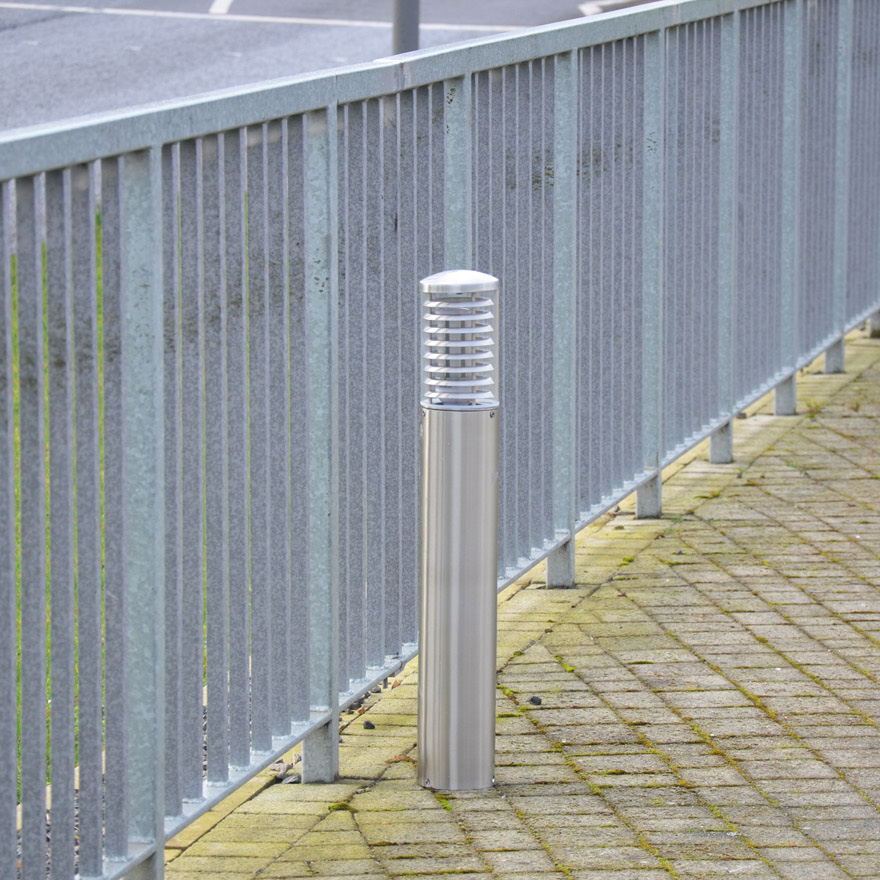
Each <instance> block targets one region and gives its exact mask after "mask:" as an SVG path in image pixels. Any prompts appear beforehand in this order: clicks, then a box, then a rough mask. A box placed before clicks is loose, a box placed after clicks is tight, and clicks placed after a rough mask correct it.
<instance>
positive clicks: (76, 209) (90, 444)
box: [71, 165, 104, 877]
mask: <svg viewBox="0 0 880 880" xmlns="http://www.w3.org/2000/svg"><path fill="white" fill-rule="evenodd" d="M96 172H97V168H96V167H95V166H84V165H82V166H79V167H77V168H74V169H73V171H72V174H73V199H72V208H71V215H72V235H73V244H72V249H73V339H74V346H75V348H74V357H75V365H74V375H75V395H76V408H75V412H74V416H75V430H76V527H77V538H76V600H77V649H78V657H77V669H78V673H79V681H78V719H77V720H78V727H79V738H78V744H79V796H78V807H79V829H78V836H79V873H80V875H81V876H83V877H89V876H96V875H98V874H100V873H101V864H102V857H103V845H102V831H103V824H104V823H103V818H104V817H103V812H104V810H103V801H104V797H103V790H102V787H103V782H102V777H103V772H104V767H103V755H104V750H103V731H102V727H103V715H104V713H103V711H102V710H103V705H102V703H103V700H102V687H101V467H100V430H99V425H98V394H99V389H98V263H97V261H98V250H97V230H96V222H97V215H98V205H97V192H96V190H97V186H96V183H97V174H96Z"/></svg>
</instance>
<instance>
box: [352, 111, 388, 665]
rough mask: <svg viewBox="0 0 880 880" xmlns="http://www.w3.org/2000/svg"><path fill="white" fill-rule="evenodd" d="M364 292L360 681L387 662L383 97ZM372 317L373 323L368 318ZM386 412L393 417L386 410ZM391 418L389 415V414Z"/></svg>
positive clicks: (367, 217)
mask: <svg viewBox="0 0 880 880" xmlns="http://www.w3.org/2000/svg"><path fill="white" fill-rule="evenodd" d="M364 123H365V125H364V135H365V141H364V155H365V156H366V157H367V166H366V167H365V168H364V173H365V177H364V221H365V225H366V228H365V230H364V232H365V235H364V244H365V245H366V252H365V254H364V259H365V263H366V265H365V266H364V280H365V281H366V283H367V289H366V290H365V291H364V296H363V297H362V300H361V304H362V307H363V311H362V312H361V315H360V316H359V317H360V320H359V323H360V328H359V329H360V330H361V332H362V333H363V334H364V344H363V354H364V359H363V361H362V368H361V369H362V371H363V375H364V377H365V380H366V383H365V386H364V392H365V393H364V397H363V407H364V414H363V425H364V436H363V442H364V463H365V465H366V466H365V468H364V483H363V485H364V520H365V522H366V551H367V553H366V559H365V561H364V587H363V598H364V611H363V615H362V617H361V620H360V626H361V628H362V629H361V632H362V634H363V635H362V644H363V648H362V651H363V655H362V665H361V666H360V668H359V669H358V678H363V677H365V675H366V667H368V666H381V665H382V663H383V661H384V659H385V650H384V646H385V602H384V596H383V586H384V571H385V493H384V486H383V481H384V474H385V467H386V461H385V455H384V452H385V437H384V434H385V429H384V426H385V418H381V419H379V418H374V417H372V413H374V412H375V406H376V399H377V397H379V398H380V399H381V391H380V390H379V389H381V388H382V387H383V386H384V385H385V384H386V375H385V357H384V346H383V344H382V343H383V339H384V334H385V304H386V298H387V296H388V292H387V288H386V283H385V277H384V272H383V269H384V241H383V236H382V219H383V217H382V213H383V204H384V201H385V194H384V177H385V175H384V174H376V173H375V172H374V171H373V169H374V168H375V167H377V166H379V167H385V166H384V163H383V162H382V154H383V149H384V141H385V138H384V131H383V128H384V120H383V113H382V107H381V100H380V99H378V98H377V99H373V100H370V101H367V102H366V105H365V107H364ZM367 315H369V316H370V317H369V319H367ZM383 412H385V413H386V414H389V413H388V411H387V410H385V409H384V407H383ZM386 417H387V415H386Z"/></svg>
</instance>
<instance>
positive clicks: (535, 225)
mask: <svg viewBox="0 0 880 880" xmlns="http://www.w3.org/2000/svg"><path fill="white" fill-rule="evenodd" d="M535 64H536V62H535V61H527V62H525V63H524V64H523V65H522V67H521V71H522V73H523V79H524V80H525V82H524V83H522V84H521V86H520V90H519V106H518V108H517V112H518V114H519V124H520V130H521V132H522V139H521V142H520V143H521V147H520V150H519V151H518V153H519V156H520V172H521V175H522V176H521V177H520V180H519V185H518V186H517V209H518V214H517V219H518V221H519V223H518V227H519V230H518V234H519V236H520V246H519V248H518V256H519V260H518V271H517V280H518V282H519V283H518V285H517V286H518V289H517V294H518V299H519V300H520V304H521V305H520V307H521V312H520V324H521V327H522V329H523V331H524V336H525V337H526V338H528V339H535V335H536V331H537V320H536V316H535V309H534V301H533V299H532V297H531V296H529V293H530V291H531V289H532V288H531V282H532V267H533V264H534V252H535V238H536V237H537V235H538V229H539V228H540V226H539V224H540V215H538V214H537V213H536V208H537V206H536V204H535V186H534V183H533V179H534V177H533V175H534V174H535V172H536V170H537V169H536V168H535V161H534V158H533V157H534V152H533V151H534V146H535V124H534V122H535V119H534V115H535V104H536V103H537V100H536V92H537V90H538V88H539V87H540V83H539V81H538V77H537V75H536V72H535ZM536 341H537V342H538V345H539V346H540V340H536ZM517 373H518V379H519V381H518V383H517V385H518V390H517V397H518V399H519V401H520V402H521V406H522V409H521V412H522V413H526V412H534V413H535V414H536V415H538V417H539V422H538V424H539V426H540V413H541V408H542V407H541V403H540V402H538V401H537V394H536V391H535V385H539V383H540V370H539V369H538V370H535V376H534V380H535V381H534V382H528V381H526V379H525V376H523V375H522V373H521V372H519V371H517ZM536 404H537V405H536ZM532 436H533V437H534V438H535V439H536V440H539V439H540V435H539V434H537V435H536V434H535V433H533V434H532ZM531 445H532V444H530V443H523V442H522V441H520V442H519V443H518V444H517V452H518V458H519V462H520V471H519V478H520V481H519V487H518V491H517V493H516V501H517V506H518V507H519V511H520V512H519V517H520V523H521V524H522V532H521V535H522V539H521V543H520V547H521V548H522V549H523V550H524V551H525V552H524V553H523V554H522V555H523V556H530V555H531V553H530V552H529V551H530V549H531V548H532V547H534V546H536V544H537V543H538V542H537V541H536V540H535V534H534V529H533V527H532V521H533V519H534V512H533V511H534V510H535V508H536V507H537V503H538V499H539V497H540V496H539V495H538V492H537V488H538V487H537V486H536V476H537V474H536V473H535V468H534V466H533V458H534V456H533V455H532V450H531V448H530V447H531Z"/></svg>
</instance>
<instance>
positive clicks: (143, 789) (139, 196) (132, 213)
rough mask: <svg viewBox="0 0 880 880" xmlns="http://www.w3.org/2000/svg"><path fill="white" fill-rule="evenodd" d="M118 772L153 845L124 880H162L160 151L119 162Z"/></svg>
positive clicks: (135, 828)
mask: <svg viewBox="0 0 880 880" xmlns="http://www.w3.org/2000/svg"><path fill="white" fill-rule="evenodd" d="M122 193H123V213H122V220H123V222H122V228H121V232H122V236H123V276H122V281H123V310H122V316H123V321H122V328H123V329H122V346H123V352H124V355H123V359H122V380H123V382H122V403H123V438H124V440H123V443H124V450H123V481H124V483H123V492H124V496H123V497H124V508H123V523H124V531H123V539H124V580H123V582H124V585H125V593H126V603H125V610H126V616H125V633H126V638H127V640H128V644H127V658H126V659H127V660H128V664H127V665H126V667H125V670H124V675H125V701H126V723H127V727H128V742H129V744H131V745H132V746H135V744H136V747H133V748H131V749H130V750H128V752H127V754H126V766H125V773H126V775H127V777H128V779H127V788H128V790H127V799H128V803H129V823H130V825H129V837H130V839H131V840H132V841H136V842H139V843H148V844H152V847H151V852H150V854H149V855H148V857H147V858H146V859H145V860H144V861H143V862H141V863H140V864H139V865H138V866H137V867H136V868H135V869H134V870H133V871H131V872H130V874H129V876H130V877H131V878H132V880H147V878H151V880H161V878H162V877H163V876H164V860H163V856H164V842H165V841H164V807H165V797H164V793H163V784H164V742H165V741H164V735H163V731H164V709H165V703H164V679H165V673H164V666H163V655H164V629H163V623H164V617H165V609H164V607H163V603H164V595H165V589H164V573H165V571H164V565H165V562H164V543H165V527H164V522H163V516H164V497H163V496H164V467H163V464H164V450H163V444H164V427H163V424H162V423H163V400H162V398H163V393H164V389H163V376H162V373H163V369H162V368H163V353H162V339H163V316H162V306H163V303H162V295H161V284H162V232H161V229H162V167H161V150H160V149H159V148H153V149H151V150H144V151H142V152H138V153H129V154H127V155H126V156H125V158H124V160H123V163H122Z"/></svg>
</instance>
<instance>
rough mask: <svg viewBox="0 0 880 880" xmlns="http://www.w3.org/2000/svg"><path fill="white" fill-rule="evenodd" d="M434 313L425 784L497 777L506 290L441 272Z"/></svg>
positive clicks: (427, 392) (491, 281)
mask: <svg viewBox="0 0 880 880" xmlns="http://www.w3.org/2000/svg"><path fill="white" fill-rule="evenodd" d="M419 286H420V289H421V293H422V294H423V295H424V296H425V298H426V300H427V302H426V305H425V313H426V315H425V329H424V355H425V385H424V395H423V399H422V411H421V431H422V453H421V456H422V486H421V502H420V506H421V535H420V538H421V540H420V547H419V582H420V583H419V588H420V603H419V642H420V644H419V651H420V659H419V719H418V741H419V765H418V780H419V784H420V785H422V786H424V787H426V788H435V789H446V790H459V789H479V788H488V787H489V786H491V785H492V783H493V782H494V776H495V665H496V664H495V653H496V626H497V623H496V619H497V582H498V436H499V430H498V425H499V421H500V411H499V406H498V401H497V400H496V399H495V396H494V382H493V379H492V364H491V360H492V348H493V345H494V340H493V338H492V337H493V330H492V325H491V321H492V306H493V299H494V297H495V296H496V295H497V291H498V280H497V279H496V278H493V277H492V276H491V275H484V274H482V273H480V272H469V271H451V272H440V273H438V274H437V275H432V276H430V277H429V278H425V279H423V280H422V282H421V284H420V285H419Z"/></svg>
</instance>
